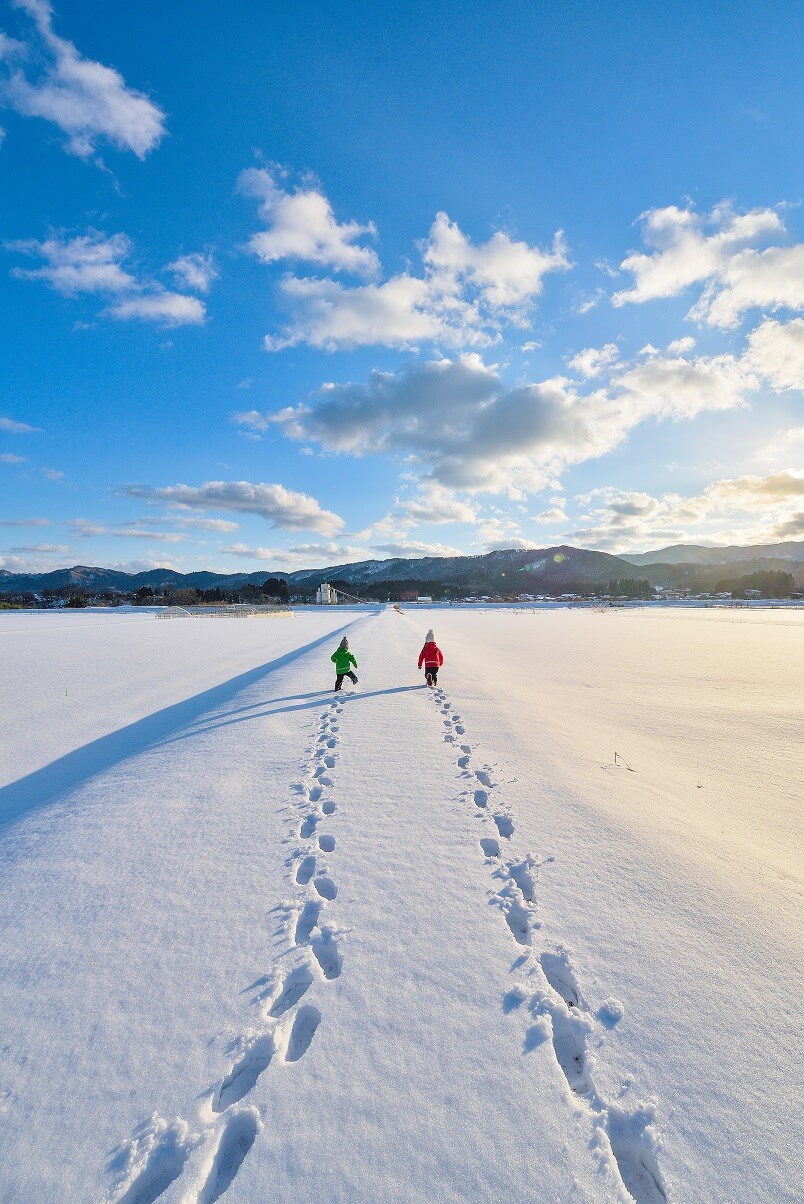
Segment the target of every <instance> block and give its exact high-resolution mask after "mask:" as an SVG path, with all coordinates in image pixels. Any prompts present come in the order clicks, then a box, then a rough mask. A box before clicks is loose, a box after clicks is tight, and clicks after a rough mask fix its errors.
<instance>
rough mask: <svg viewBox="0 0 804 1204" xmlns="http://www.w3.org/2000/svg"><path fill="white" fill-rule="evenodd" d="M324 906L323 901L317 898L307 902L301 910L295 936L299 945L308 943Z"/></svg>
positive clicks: (295, 940) (294, 938)
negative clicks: (320, 901)
mask: <svg viewBox="0 0 804 1204" xmlns="http://www.w3.org/2000/svg"><path fill="white" fill-rule="evenodd" d="M323 906H324V905H323V903H319V902H318V900H317V899H310V900H308V902H307V903H305V905H304V907H303V908H302V909H301V911H300V912H299V918H298V920H297V921H296V932H295V933H294V936H293V940H294V942H295V943H296V944H297V945H306V944H307V942H308V941H309V939H310V936H311V934H312V931H313V929H314V928H315V927H316V925H317V924H318V917H319V916H320V915H321V908H322V907H323Z"/></svg>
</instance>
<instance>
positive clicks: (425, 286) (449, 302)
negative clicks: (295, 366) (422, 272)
mask: <svg viewBox="0 0 804 1204" xmlns="http://www.w3.org/2000/svg"><path fill="white" fill-rule="evenodd" d="M280 290H281V292H282V294H283V296H284V297H285V298H286V300H287V301H288V302H289V304H290V305H291V308H292V309H293V311H294V320H293V322H292V323H291V324H290V325H289V326H286V327H285V328H284V330H283V331H282V333H281V334H279V335H266V336H265V348H266V350H267V351H281V350H283V349H284V348H286V347H295V346H296V345H297V344H298V343H309V344H310V346H312V347H322V348H324V349H325V350H326V351H335V350H336V349H337V348H339V347H342V348H347V349H349V348H354V347H370V346H378V345H381V346H385V347H417V346H418V345H419V344H420V343H427V342H434V341H439V342H442V343H446V344H448V345H450V346H467V345H468V346H487V345H489V344H490V343H492V342H494V341H495V340H497V339H499V334H498V332H497V330H496V328H494V327H490V325H489V323H488V322H484V321H483V320H482V319H481V316H480V313H479V311H478V309H477V306H476V305H474V304H471V303H469V302H467V301H465V300H463V299H462V298H461V297H459V296H456V295H455V294H454V293H450V294H446V295H445V294H443V293H442V292H440V291H438V288H437V287H435V286H434V285H433V283H432V282H431V281H429V280H424V279H421V278H419V277H418V276H411V275H409V274H408V273H407V272H403V273H401V274H400V275H398V276H392V277H391V278H390V279H389V280H386V281H385V282H384V283H383V284H365V285H360V286H358V287H355V288H346V287H344V286H343V285H342V284H340V283H339V282H338V281H337V280H329V279H325V280H319V279H315V278H310V279H299V278H298V277H296V276H286V277H285V279H284V280H283V281H282V283H281V284H280Z"/></svg>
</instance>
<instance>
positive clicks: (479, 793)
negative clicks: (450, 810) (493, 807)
mask: <svg viewBox="0 0 804 1204" xmlns="http://www.w3.org/2000/svg"><path fill="white" fill-rule="evenodd" d="M474 800H475V806H476V807H487V806H488V802H489V796H488V794H487V792H486V791H485V790H476V791H475V793H474ZM496 818H497V817H496V816H495V822H496ZM497 826H498V827H499V824H498V825H497ZM501 835H502V833H501Z"/></svg>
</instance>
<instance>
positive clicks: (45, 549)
mask: <svg viewBox="0 0 804 1204" xmlns="http://www.w3.org/2000/svg"><path fill="white" fill-rule="evenodd" d="M69 550H70V546H69V544H66V543H32V544H23V545H21V546H20V547H16V548H9V549H8V551H9V552H14V553H16V554H17V555H20V556H21V555H24V554H25V553H28V552H35V553H39V554H41V555H48V556H55V555H59V556H62V555H64V553H65V552H69Z"/></svg>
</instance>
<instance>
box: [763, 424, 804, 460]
mask: <svg viewBox="0 0 804 1204" xmlns="http://www.w3.org/2000/svg"><path fill="white" fill-rule="evenodd" d="M792 455H796V456H798V457H800V458H801V459H802V460H804V426H794V427H791V428H790V429H789V430H786V431H780V432H779V433H778V434H777V435H776V436H775V438H774V439H772V440H771V442H770V443H768V444H766V445H765V447H761V448H760V449H759V451H758V452H757V458H758V459H760V460H781V459H787V457H789V456H792Z"/></svg>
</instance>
